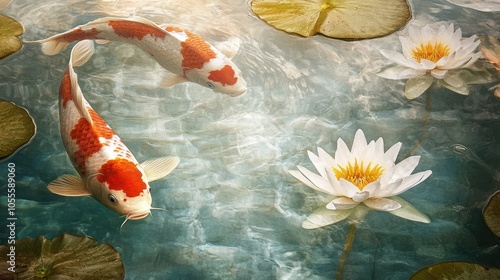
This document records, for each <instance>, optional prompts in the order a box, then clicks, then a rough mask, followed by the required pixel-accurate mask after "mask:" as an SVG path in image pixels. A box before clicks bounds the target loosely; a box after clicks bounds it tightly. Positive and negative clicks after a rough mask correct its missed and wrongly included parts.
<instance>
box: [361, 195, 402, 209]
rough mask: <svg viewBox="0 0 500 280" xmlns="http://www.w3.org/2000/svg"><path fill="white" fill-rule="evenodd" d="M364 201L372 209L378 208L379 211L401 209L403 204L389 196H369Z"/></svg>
mask: <svg viewBox="0 0 500 280" xmlns="http://www.w3.org/2000/svg"><path fill="white" fill-rule="evenodd" d="M363 203H364V204H365V205H366V206H368V207H369V208H371V209H374V210H378V211H394V210H396V209H399V208H400V207H401V204H399V203H398V202H396V201H394V200H392V199H389V198H384V197H381V198H369V199H367V200H365V201H363Z"/></svg>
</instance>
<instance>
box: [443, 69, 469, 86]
mask: <svg viewBox="0 0 500 280" xmlns="http://www.w3.org/2000/svg"><path fill="white" fill-rule="evenodd" d="M444 82H446V83H447V84H449V85H450V86H452V87H462V86H465V82H464V80H463V79H462V78H461V77H460V73H459V72H458V71H450V73H449V74H448V75H446V77H445V78H444Z"/></svg>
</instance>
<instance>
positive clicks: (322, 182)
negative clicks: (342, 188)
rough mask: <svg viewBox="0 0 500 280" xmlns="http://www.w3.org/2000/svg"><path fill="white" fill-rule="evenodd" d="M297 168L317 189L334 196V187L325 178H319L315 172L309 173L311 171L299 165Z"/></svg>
mask: <svg viewBox="0 0 500 280" xmlns="http://www.w3.org/2000/svg"><path fill="white" fill-rule="evenodd" d="M297 168H298V169H299V171H300V172H301V173H302V174H303V175H304V176H305V177H306V178H307V179H309V181H311V182H312V183H313V184H314V185H315V186H316V187H318V188H319V189H321V190H323V192H326V193H329V194H333V190H332V186H331V185H330V184H329V182H328V181H327V180H326V179H325V178H323V177H321V176H319V175H318V174H316V173H314V172H311V171H309V169H307V168H305V167H303V166H300V165H298V166H297Z"/></svg>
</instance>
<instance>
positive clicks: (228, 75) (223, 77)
mask: <svg viewBox="0 0 500 280" xmlns="http://www.w3.org/2000/svg"><path fill="white" fill-rule="evenodd" d="M208 79H210V80H212V81H214V82H219V83H221V84H222V85H223V86H225V85H234V84H236V82H237V81H238V78H237V77H235V73H234V70H233V68H232V67H231V66H229V65H226V66H224V67H223V68H222V69H220V70H214V71H211V72H210V75H209V76H208Z"/></svg>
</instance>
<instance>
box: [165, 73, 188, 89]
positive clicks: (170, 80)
mask: <svg viewBox="0 0 500 280" xmlns="http://www.w3.org/2000/svg"><path fill="white" fill-rule="evenodd" d="M185 81H187V79H186V78H185V77H184V76H181V75H176V74H169V75H165V76H164V77H163V79H162V80H161V82H160V86H162V87H171V86H173V85H176V84H180V83H183V82H185Z"/></svg>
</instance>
